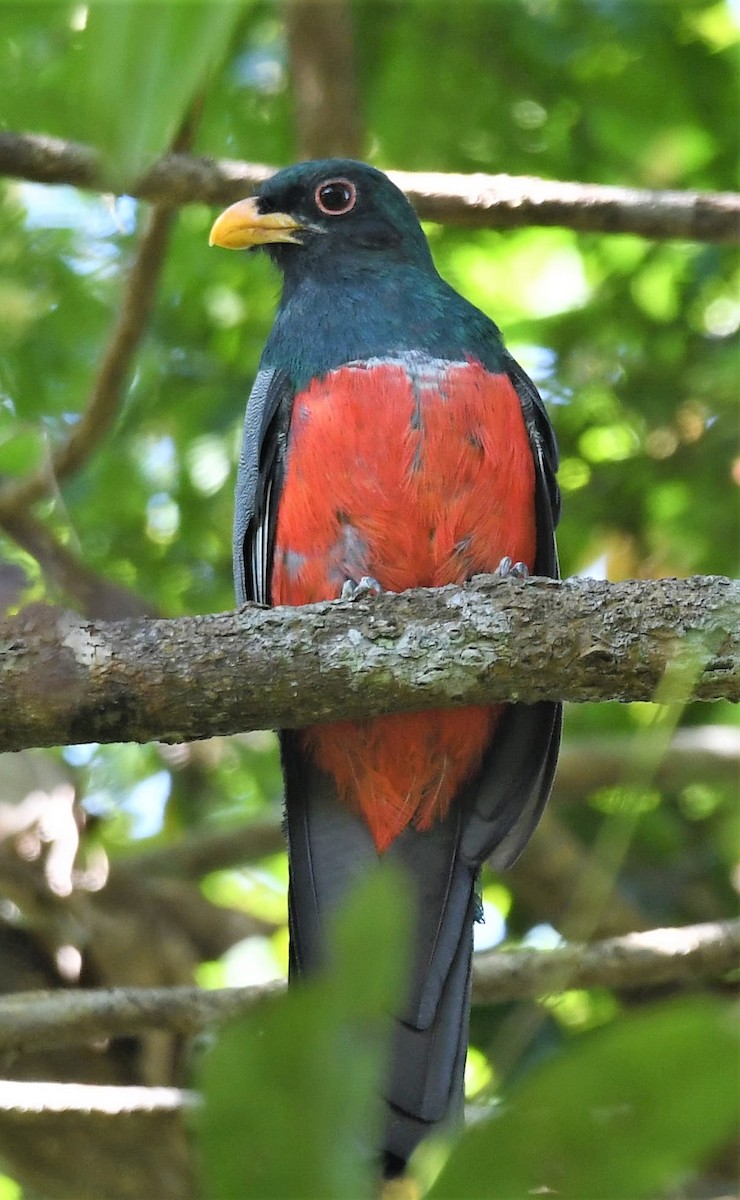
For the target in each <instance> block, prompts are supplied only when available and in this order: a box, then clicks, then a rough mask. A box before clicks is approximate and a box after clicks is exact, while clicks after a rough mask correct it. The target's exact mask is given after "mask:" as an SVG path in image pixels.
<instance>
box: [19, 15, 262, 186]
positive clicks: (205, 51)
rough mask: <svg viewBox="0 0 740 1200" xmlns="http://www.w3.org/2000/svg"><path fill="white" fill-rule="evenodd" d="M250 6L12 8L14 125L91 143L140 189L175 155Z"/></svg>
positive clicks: (122, 176) (113, 168)
mask: <svg viewBox="0 0 740 1200" xmlns="http://www.w3.org/2000/svg"><path fill="white" fill-rule="evenodd" d="M246 7H247V4H246V3H245V2H244V0H224V2H223V3H220V4H210V3H205V2H203V0H163V2H160V3H151V2H150V0H116V2H108V0H91V2H90V3H88V4H87V5H82V4H77V5H74V4H59V3H57V4H48V3H45V4H40V5H14V4H10V5H7V6H5V9H4V11H3V12H2V22H3V29H4V33H5V38H6V39H7V40H6V42H5V45H4V46H3V47H2V48H0V68H2V70H1V71H0V108H2V111H3V114H4V121H6V122H7V123H8V124H15V125H16V127H17V128H19V129H32V130H36V131H38V132H40V133H53V134H57V135H59V136H61V137H66V138H70V139H73V140H79V141H85V142H90V143H92V145H94V146H96V147H97V148H98V149H99V150H101V151H102V153H103V155H104V156H105V158H106V162H107V168H108V170H109V172H115V177H116V178H117V179H119V180H120V181H121V184H124V183H126V182H130V181H131V179H132V178H133V177H134V176H135V175H136V174H137V173H138V172H139V171H141V170H142V169H143V168H144V166H145V165H146V164H147V162H149V161H150V160H152V159H153V158H154V157H156V156H157V155H159V154H161V153H163V152H164V151H165V150H166V149H167V147H168V145H169V144H170V142H171V141H172V138H173V137H174V134H175V133H176V131H177V128H178V126H179V125H180V123H181V122H182V120H183V117H184V115H185V112H186V110H187V107H188V105H189V104H190V103H191V101H192V100H193V98H194V97H195V95H196V94H197V93H198V91H199V90H200V89H201V88H202V87H203V86H204V85H205V83H206V82H207V80H208V79H209V77H210V76H212V75H213V73H214V72H215V71H216V69H217V68H218V67H220V66H221V64H222V63H223V60H224V57H225V55H226V53H227V51H228V49H229V44H230V42H231V39H232V36H233V34H234V30H235V28H236V25H237V23H238V22H239V21H240V20H241V18H242V17H243V14H244V12H245V9H246Z"/></svg>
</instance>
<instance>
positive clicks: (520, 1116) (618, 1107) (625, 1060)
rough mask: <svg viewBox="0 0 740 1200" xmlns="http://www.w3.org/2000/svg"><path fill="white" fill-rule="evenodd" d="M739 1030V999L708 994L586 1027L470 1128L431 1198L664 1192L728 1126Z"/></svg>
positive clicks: (568, 1199) (603, 1199)
mask: <svg viewBox="0 0 740 1200" xmlns="http://www.w3.org/2000/svg"><path fill="white" fill-rule="evenodd" d="M737 1041H738V1039H737V1026H736V1024H734V1018H733V1010H732V1008H731V1006H729V1005H727V1004H721V1003H718V1002H716V1001H709V1000H688V1001H687V1000H682V1001H680V1002H677V1003H670V1004H665V1005H663V1006H662V1007H661V1008H656V1009H653V1010H652V1011H650V1012H645V1013H641V1014H639V1015H634V1016H631V1017H628V1018H626V1019H625V1020H623V1021H621V1022H619V1023H618V1024H614V1025H612V1026H610V1027H609V1028H607V1029H603V1030H600V1031H599V1032H598V1033H594V1034H591V1035H588V1036H585V1037H584V1038H583V1040H581V1041H580V1042H578V1043H577V1044H574V1045H573V1046H572V1047H571V1048H570V1050H569V1053H568V1054H567V1055H565V1054H561V1055H560V1056H559V1057H558V1058H557V1059H556V1060H554V1061H552V1062H550V1063H549V1064H548V1065H547V1066H545V1067H543V1068H541V1069H540V1070H538V1071H536V1072H532V1073H531V1074H530V1075H529V1076H527V1078H526V1080H525V1081H524V1082H523V1083H522V1084H521V1085H520V1086H519V1087H518V1088H516V1089H515V1090H513V1091H512V1092H511V1094H510V1095H509V1096H508V1097H506V1099H505V1104H504V1105H503V1107H502V1111H501V1113H500V1115H498V1116H495V1117H494V1118H493V1119H491V1120H488V1121H486V1122H484V1123H483V1122H482V1123H481V1124H479V1125H477V1126H474V1127H473V1128H472V1129H470V1130H469V1131H468V1132H467V1133H466V1134H465V1135H464V1137H463V1138H462V1139H461V1140H460V1142H459V1143H458V1145H457V1146H456V1147H455V1150H454V1151H453V1153H452V1154H451V1156H450V1158H449V1159H448V1161H447V1164H446V1165H445V1168H444V1170H443V1171H442V1173H441V1175H440V1176H439V1178H438V1179H437V1181H436V1183H435V1184H434V1186H433V1187H432V1188H431V1190H430V1192H429V1200H461V1197H467V1196H475V1198H476V1200H501V1197H503V1196H505V1197H506V1200H525V1198H526V1197H529V1196H532V1195H534V1194H535V1189H544V1188H548V1189H551V1190H552V1192H553V1194H556V1195H558V1196H561V1197H563V1200H584V1197H588V1200H625V1197H629V1198H630V1200H640V1197H648V1196H655V1195H656V1194H658V1192H660V1193H661V1194H662V1193H663V1191H664V1190H665V1189H667V1188H670V1187H674V1186H676V1184H677V1183H678V1182H679V1181H680V1179H681V1177H682V1176H683V1175H684V1174H685V1173H686V1172H687V1171H690V1170H691V1169H692V1168H695V1167H696V1166H698V1165H699V1164H700V1162H701V1160H702V1159H703V1158H704V1157H705V1156H706V1155H707V1154H708V1153H709V1152H710V1151H711V1150H712V1148H713V1147H716V1146H718V1145H721V1143H722V1140H723V1139H724V1138H727V1137H728V1136H730V1135H731V1132H732V1127H733V1122H734V1119H735V1116H736V1111H737V1070H736V1066H737V1048H738V1047H737ZM732 1064H735V1066H734V1067H733V1065H732Z"/></svg>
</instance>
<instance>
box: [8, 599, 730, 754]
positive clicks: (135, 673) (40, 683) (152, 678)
mask: <svg viewBox="0 0 740 1200" xmlns="http://www.w3.org/2000/svg"><path fill="white" fill-rule="evenodd" d="M739 601H740V583H738V582H734V581H731V580H729V579H723V578H720V577H713V576H709V577H702V576H697V577H694V578H693V579H682V580H680V579H660V580H649V581H648V580H627V581H625V582H622V583H605V582H600V581H595V580H583V579H571V580H568V581H566V582H565V583H556V582H555V581H553V580H545V579H533V580H529V581H528V582H526V583H524V584H521V583H517V582H514V581H510V580H506V581H501V580H496V579H494V578H491V577H489V576H479V577H477V578H476V579H475V580H473V581H472V582H471V583H470V584H467V585H465V586H464V587H454V586H451V587H446V588H440V589H434V590H432V589H419V590H418V591H414V592H405V593H403V594H401V595H390V594H385V595H382V596H379V597H377V598H374V599H371V600H365V601H360V602H352V601H345V602H337V601H335V602H332V603H323V604H315V605H309V606H307V607H305V608H300V609H298V608H296V609H291V608H277V609H264V608H259V607H257V606H246V607H245V608H244V609H243V610H242V611H241V612H239V613H222V614H218V615H216V616H208V617H186V618H180V619H178V620H173V621H164V620H142V621H136V620H132V621H119V622H115V623H114V622H111V623H109V624H104V623H102V622H93V621H86V620H84V619H81V618H80V617H78V616H76V615H75V614H71V613H68V612H60V611H58V610H55V609H51V608H46V607H43V606H31V607H29V608H27V609H25V610H24V611H23V612H21V613H20V614H19V615H18V616H17V617H15V618H13V619H11V620H10V621H8V622H7V623H5V624H4V625H1V626H0V649H2V656H1V658H2V662H1V666H0V681H1V682H2V685H3V686H2V691H1V692H0V731H1V732H0V750H3V749H4V750H19V749H23V748H25V747H29V746H46V745H60V744H61V745H65V744H71V743H75V742H91V741H98V742H113V741H139V742H146V741H152V740H155V739H156V740H159V741H187V740H189V739H198V738H203V737H210V736H212V735H214V734H228V733H236V732H240V731H244V730H247V729H264V728H300V727H301V726H304V725H306V724H310V723H311V722H316V721H327V720H338V719H351V718H360V717H369V716H375V715H378V714H381V713H389V712H408V711H414V710H416V711H418V710H424V709H431V708H447V707H458V706H461V705H465V704H492V703H496V702H498V701H503V700H519V701H523V702H525V703H534V702H536V701H538V700H544V699H557V698H560V699H564V700H570V701H574V702H583V701H595V700H599V701H603V700H648V701H649V700H655V699H656V698H657V699H659V700H660V701H662V702H668V701H679V700H680V701H682V702H686V701H687V700H689V699H695V700H714V699H720V698H725V699H735V700H736V699H738V698H740V630H739V628H738V621H737V613H738V602H739Z"/></svg>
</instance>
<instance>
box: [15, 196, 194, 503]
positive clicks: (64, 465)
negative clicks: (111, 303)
mask: <svg viewBox="0 0 740 1200" xmlns="http://www.w3.org/2000/svg"><path fill="white" fill-rule="evenodd" d="M173 216H174V213H173V210H172V209H171V208H170V209H166V208H156V209H155V210H154V211H153V212H152V213H151V215H150V217H149V219H148V221H147V224H146V227H145V229H144V232H143V234H142V236H141V240H140V242H139V245H138V249H137V252H136V257H135V259H134V262H133V264H132V266H131V270H130V272H129V275H128V279H127V281H126V287H125V290H124V294H123V298H122V301H121V306H120V308H119V311H118V316H117V318H116V321H115V323H114V325H113V329H112V331H111V335H110V338H109V341H108V345H107V347H106V349H105V352H104V354H103V360H102V362H101V365H100V369H99V371H98V374H97V377H96V379H95V381H94V383H93V386H92V390H91V392H90V396H89V398H88V402H87V405H86V407H85V410H84V412H83V413H82V414H81V417H80V420H79V421H78V422H77V423H76V425H75V426H74V429H73V431H72V433H71V434H70V436H69V438H68V439H67V441H66V442H63V443H62V445H60V446H58V447H57V449H56V450H55V451H54V452H53V454H52V455H51V459H50V460H49V461H46V462H44V463H42V464H41V466H40V467H39V468H38V470H37V471H35V472H33V473H32V474H31V475H29V476H27V477H26V478H25V479H21V480H19V481H18V482H17V483H16V482H14V483H10V484H6V485H5V487H3V488H2V490H0V522H3V523H7V518H8V517H10V516H12V514H14V513H15V512H17V511H18V510H19V509H22V508H24V507H25V506H26V505H29V504H32V503H33V502H34V501H35V500H38V499H39V498H40V497H41V496H44V495H46V494H47V493H48V492H50V491H52V490H54V489H55V488H56V486H57V485H58V484H59V482H60V481H61V480H62V479H65V478H66V477H68V476H69V475H72V474H74V472H75V471H77V470H78V469H79V467H80V466H81V465H82V463H83V462H84V461H85V460H86V459H87V458H89V457H90V455H91V454H92V452H93V450H94V449H95V448H96V447H97V446H98V445H99V443H100V442H101V441H102V440H103V438H104V437H105V435H106V433H107V432H108V430H109V429H110V427H111V425H112V423H113V420H114V419H115V416H116V413H117V411H118V405H119V401H120V398H121V395H122V392H123V388H124V385H125V383H126V380H127V378H128V373H129V369H130V366H131V359H132V357H133V354H134V352H135V350H136V347H137V346H138V344H139V342H140V341H141V338H142V337H143V335H144V333H145V331H146V329H147V326H148V324H149V317H150V315H151V310H152V306H153V303H154V294H155V290H156V285H157V281H158V279H159V275H160V271H161V267H162V264H163V262H164V256H165V249H166V246H167V238H168V234H169V231H170V226H171V224H172V220H173Z"/></svg>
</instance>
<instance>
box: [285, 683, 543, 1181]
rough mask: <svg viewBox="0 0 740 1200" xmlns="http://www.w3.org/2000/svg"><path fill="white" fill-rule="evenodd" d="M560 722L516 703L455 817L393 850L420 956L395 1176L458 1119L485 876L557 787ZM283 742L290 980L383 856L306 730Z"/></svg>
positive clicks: (394, 1081)
mask: <svg viewBox="0 0 740 1200" xmlns="http://www.w3.org/2000/svg"><path fill="white" fill-rule="evenodd" d="M560 724H561V706H560V705H558V704H550V703H547V702H543V703H541V704H537V705H532V706H526V705H514V706H511V707H510V708H509V709H508V710H507V711H506V713H505V714H504V716H503V718H502V720H501V723H500V725H499V727H498V729H497V732H496V737H495V738H494V743H493V746H492V748H491V750H490V751H489V753H488V755H487V756H486V759H485V760H484V763H483V766H482V769H481V772H480V773H479V775H478V776H477V778H476V779H474V780H473V781H471V783H470V784H468V785H467V786H466V787H465V788H464V789H463V791H462V793H461V794H460V796H459V797H458V800H457V803H455V804H453V806H452V808H451V809H450V812H449V814H448V816H447V817H446V818H445V819H444V820H443V821H440V822H437V824H435V825H434V826H432V828H431V829H428V830H424V831H419V830H417V829H415V828H414V827H408V828H407V829H405V830H404V832H403V833H402V834H400V835H399V836H398V837H397V838H396V840H395V841H394V842H393V843H392V845H391V846H390V848H389V849H388V850H387V851H386V852H385V856H384V857H386V858H387V859H389V860H390V861H394V862H397V863H399V864H400V865H401V866H402V868H403V870H404V871H405V873H406V876H407V877H408V878H409V880H410V881H411V885H412V891H413V895H414V899H415V913H414V936H413V943H412V944H413V947H414V961H413V966H412V970H411V971H410V972H409V974H410V980H409V993H408V998H407V1000H406V1003H405V1004H404V1006H403V1008H402V1010H401V1011H400V1012H399V1013H398V1020H397V1023H396V1029H395V1035H394V1044H393V1053H392V1067H391V1070H390V1074H389V1079H388V1086H387V1089H386V1100H387V1106H388V1116H387V1124H386V1133H385V1137H384V1141H383V1146H382V1153H383V1162H384V1170H385V1173H386V1175H387V1176H389V1177H390V1176H392V1175H394V1174H399V1173H400V1171H401V1170H402V1169H403V1165H404V1164H405V1162H406V1160H407V1159H408V1157H409V1156H410V1155H411V1153H412V1152H413V1151H414V1149H415V1148H416V1146H417V1145H418V1143H419V1142H420V1141H421V1140H422V1139H423V1138H424V1137H426V1136H427V1135H428V1134H429V1133H430V1132H432V1131H433V1130H434V1129H435V1127H437V1126H439V1125H440V1124H441V1123H445V1122H449V1121H452V1120H455V1119H456V1118H458V1117H459V1116H461V1115H462V1106H463V1073H464V1068H465V1055H466V1050H467V1039H468V1022H469V1013H470V987H471V960H472V948H473V935H472V929H473V920H474V911H475V908H474V905H475V896H474V891H475V883H476V879H477V875H478V870H479V868H480V865H481V863H482V862H483V861H484V859H485V858H487V857H488V856H489V855H493V857H494V865H495V866H497V867H501V866H505V865H508V864H509V863H510V862H512V861H513V860H514V859H515V858H516V857H517V855H518V854H519V853H520V851H521V850H522V848H523V846H524V845H525V844H526V842H527V840H528V839H529V837H530V835H531V833H532V831H533V829H534V827H535V825H536V824H537V821H538V819H539V816H540V813H541V811H542V807H543V805H544V803H545V801H546V799H547V796H548V794H549V791H550V785H551V782H552V776H553V772H554V768H555V761H556V758H557V752H558V747H559V742H560ZM281 742H282V749H283V771H284V776H285V785H286V831H287V836H288V844H289V852H290V894H289V907H290V944H291V977H294V976H296V975H303V974H305V973H307V972H310V971H312V970H314V969H315V968H316V967H318V966H320V965H321V964H322V963H323V961H324V959H325V926H326V921H327V918H328V917H329V916H330V914H331V913H332V911H333V910H334V909H335V908H336V907H337V906H338V905H339V904H340V903H341V901H342V899H343V897H344V896H345V895H346V894H347V892H348V890H349V889H350V888H351V886H352V884H353V882H354V881H355V880H356V879H358V878H359V877H360V876H361V875H362V874H364V873H365V872H366V871H367V870H368V869H369V867H370V866H371V865H374V864H376V863H377V862H378V858H379V855H378V852H377V850H376V848H375V844H374V842H373V839H372V835H371V834H370V831H369V830H368V828H367V826H366V825H365V823H364V821H363V819H362V817H361V816H360V815H359V814H358V813H355V812H352V811H351V810H350V809H348V808H347V807H346V805H345V804H343V803H342V802H341V801H340V800H339V797H338V794H337V789H336V785H335V783H334V781H333V779H332V778H331V776H329V775H327V774H325V773H324V772H323V771H321V770H320V769H319V768H318V767H316V766H315V764H314V763H313V762H312V761H311V760H310V759H309V758H308V756H307V755H306V754H305V752H304V751H303V748H302V745H301V742H300V739H299V737H298V735H296V734H295V733H292V732H286V733H283V734H282V735H281Z"/></svg>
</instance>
